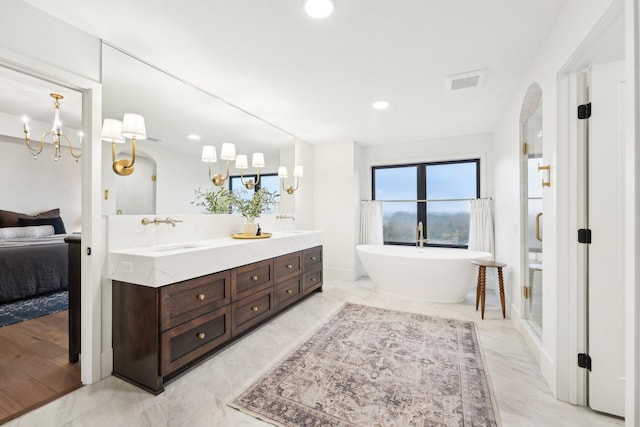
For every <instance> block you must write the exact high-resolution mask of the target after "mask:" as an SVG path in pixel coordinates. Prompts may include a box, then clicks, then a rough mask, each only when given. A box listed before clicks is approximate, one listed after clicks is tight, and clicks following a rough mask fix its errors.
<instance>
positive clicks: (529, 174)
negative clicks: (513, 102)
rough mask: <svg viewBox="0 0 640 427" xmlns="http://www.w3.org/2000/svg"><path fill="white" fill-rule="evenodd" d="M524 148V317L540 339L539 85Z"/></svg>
mask: <svg viewBox="0 0 640 427" xmlns="http://www.w3.org/2000/svg"><path fill="white" fill-rule="evenodd" d="M520 125H521V146H522V151H521V152H522V162H521V171H522V187H521V198H522V206H523V208H522V211H523V215H522V217H523V218H522V219H523V227H522V229H523V233H522V251H521V252H522V256H523V266H524V274H523V277H522V280H523V301H524V307H523V314H524V318H525V319H526V320H528V323H529V325H530V326H531V328H532V329H533V331H535V332H536V334H537V335H538V336H541V334H542V309H543V307H542V274H543V256H542V240H543V235H544V232H543V229H542V219H543V202H542V188H543V186H544V185H547V182H548V181H546V180H547V179H548V175H547V174H542V173H541V172H544V171H545V165H544V164H543V152H542V141H543V133H542V90H541V89H540V87H539V86H538V85H537V84H533V85H531V86H530V87H529V90H528V91H527V94H526V96H525V99H524V102H523V105H522V110H521V113H520Z"/></svg>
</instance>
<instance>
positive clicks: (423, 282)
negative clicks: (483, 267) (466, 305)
mask: <svg viewBox="0 0 640 427" xmlns="http://www.w3.org/2000/svg"><path fill="white" fill-rule="evenodd" d="M356 251H357V252H358V256H359V257H360V261H361V262H362V265H363V266H364V269H365V270H366V271H367V274H369V277H370V278H371V280H372V281H373V282H374V283H375V284H376V285H377V287H378V289H379V290H380V291H381V292H385V293H388V294H391V295H395V296H399V297H404V298H411V299H420V300H423V301H433V302H448V303H455V302H461V301H462V300H464V297H465V296H466V295H467V293H469V291H470V290H471V288H472V287H473V286H474V285H475V284H476V283H477V276H476V274H477V267H476V266H475V265H473V264H471V262H470V261H471V260H474V259H491V254H490V253H488V252H478V251H469V250H466V249H453V248H434V247H425V248H416V247H415V246H395V245H358V246H356Z"/></svg>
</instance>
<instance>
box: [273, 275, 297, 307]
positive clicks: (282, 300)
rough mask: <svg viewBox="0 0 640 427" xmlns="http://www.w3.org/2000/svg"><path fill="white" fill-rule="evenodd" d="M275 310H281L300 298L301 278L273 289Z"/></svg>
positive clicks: (290, 280) (280, 284) (288, 281)
mask: <svg viewBox="0 0 640 427" xmlns="http://www.w3.org/2000/svg"><path fill="white" fill-rule="evenodd" d="M273 293H274V299H275V303H276V310H281V309H283V308H284V307H286V306H288V305H289V304H291V303H293V302H295V301H297V300H298V299H299V298H300V297H301V296H302V277H300V276H298V277H295V278H293V279H289V280H287V281H285V282H282V283H279V284H277V285H275V286H274V287H273Z"/></svg>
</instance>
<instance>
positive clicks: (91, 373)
mask: <svg viewBox="0 0 640 427" xmlns="http://www.w3.org/2000/svg"><path fill="white" fill-rule="evenodd" d="M0 65H2V66H4V67H7V68H11V69H13V70H16V71H19V72H22V73H25V74H29V75H31V76H33V77H37V78H40V79H44V80H48V81H51V82H53V83H56V84H59V85H62V86H66V87H69V88H70V89H74V90H77V91H80V92H82V131H83V133H84V135H85V138H84V141H85V142H84V144H83V146H82V160H81V162H82V245H81V287H82V297H81V303H80V305H81V334H80V335H81V340H82V345H81V368H80V369H81V374H80V376H81V381H82V383H83V384H91V383H94V382H96V381H98V380H100V378H101V377H102V376H101V359H102V356H101V347H102V342H101V328H102V318H101V316H102V314H101V311H102V310H101V304H102V294H101V270H102V258H103V254H102V252H103V239H102V234H103V233H102V222H101V205H100V203H101V200H100V186H101V180H102V176H101V169H102V166H101V162H102V150H101V144H100V126H101V122H102V85H101V84H100V83H99V82H96V81H93V80H90V79H87V78H86V77H82V76H79V75H77V74H73V73H71V72H69V71H67V70H64V69H61V68H57V67H55V66H52V65H51V64H49V63H45V62H42V61H39V60H37V59H35V58H32V57H29V56H26V55H23V54H20V53H18V52H15V51H12V50H9V49H6V48H2V47H0ZM41 70H46V72H43V71H41ZM89 250H90V252H91V254H90V255H89V254H88V251H89Z"/></svg>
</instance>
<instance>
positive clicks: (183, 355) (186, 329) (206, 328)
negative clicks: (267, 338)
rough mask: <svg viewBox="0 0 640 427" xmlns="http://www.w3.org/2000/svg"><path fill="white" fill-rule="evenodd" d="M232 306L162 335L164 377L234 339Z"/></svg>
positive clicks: (162, 368)
mask: <svg viewBox="0 0 640 427" xmlns="http://www.w3.org/2000/svg"><path fill="white" fill-rule="evenodd" d="M229 307H230V306H226V307H222V308H219V309H218V310H215V311H213V312H211V313H208V314H205V315H204V316H200V317H197V318H195V319H193V320H191V321H190V322H187V323H183V324H181V325H179V326H176V327H175V328H172V329H169V330H168V331H166V332H163V333H162V334H161V355H162V366H161V370H162V375H167V374H169V373H171V372H173V371H175V370H176V369H179V368H181V367H183V366H184V365H186V364H187V363H189V362H192V361H194V360H195V359H197V358H198V357H200V356H202V355H203V354H205V353H207V352H209V351H211V350H213V349H214V348H216V347H217V346H219V345H221V344H222V343H224V342H225V341H227V340H229V339H230V338H231V328H230V326H231V319H230V316H229V315H230V312H231V310H230V308H229Z"/></svg>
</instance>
